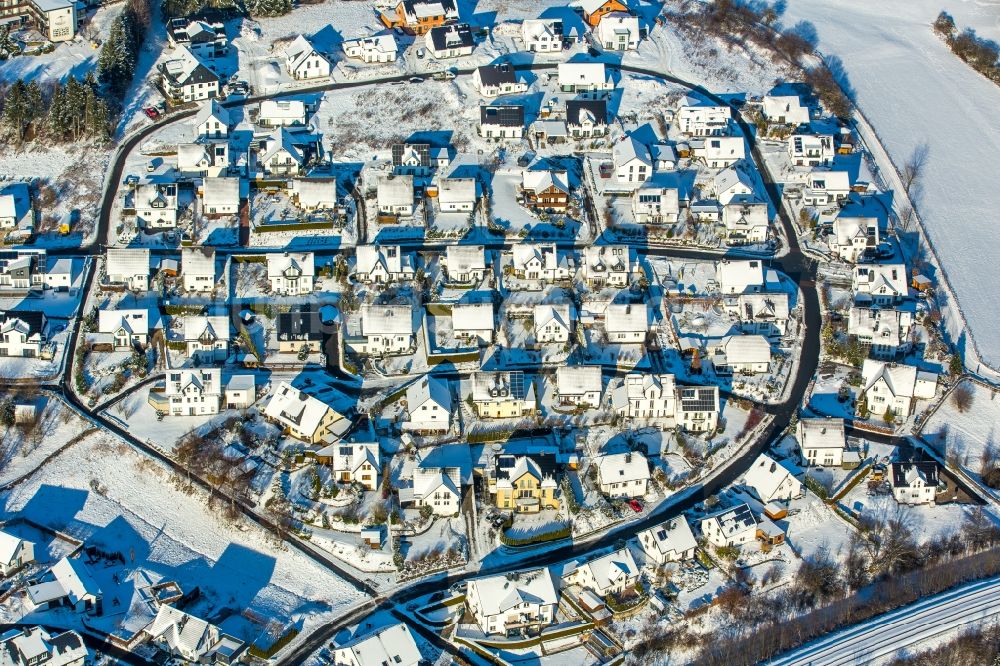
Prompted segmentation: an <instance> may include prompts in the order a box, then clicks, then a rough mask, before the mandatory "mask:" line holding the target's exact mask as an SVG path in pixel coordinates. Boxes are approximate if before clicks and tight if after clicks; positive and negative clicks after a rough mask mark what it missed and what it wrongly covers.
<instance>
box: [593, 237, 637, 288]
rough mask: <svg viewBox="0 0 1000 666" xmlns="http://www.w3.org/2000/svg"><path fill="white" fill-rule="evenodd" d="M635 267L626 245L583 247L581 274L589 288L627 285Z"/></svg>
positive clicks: (630, 280)
mask: <svg viewBox="0 0 1000 666" xmlns="http://www.w3.org/2000/svg"><path fill="white" fill-rule="evenodd" d="M636 269H637V266H636V263H635V262H634V260H633V258H632V252H631V250H630V248H629V247H628V246H627V245H591V246H589V247H585V248H584V249H583V274H584V279H585V280H586V282H587V285H588V286H589V287H590V288H591V289H602V288H603V287H605V286H611V287H627V286H628V285H629V284H630V283H631V282H632V276H633V275H634V274H635V272H636Z"/></svg>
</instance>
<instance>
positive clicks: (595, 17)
mask: <svg viewBox="0 0 1000 666" xmlns="http://www.w3.org/2000/svg"><path fill="white" fill-rule="evenodd" d="M580 8H581V9H583V20H584V21H586V22H587V24H588V25H589V26H590V27H592V28H596V27H597V26H598V25H600V23H601V22H602V21H603V19H604V18H605V17H606V16H608V15H609V14H615V13H619V14H620V13H625V14H627V13H628V11H629V8H628V5H627V4H626V3H625V2H623V1H622V0H581V2H580Z"/></svg>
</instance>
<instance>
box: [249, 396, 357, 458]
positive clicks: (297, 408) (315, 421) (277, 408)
mask: <svg viewBox="0 0 1000 666" xmlns="http://www.w3.org/2000/svg"><path fill="white" fill-rule="evenodd" d="M263 413H264V418H266V419H267V420H268V421H271V422H272V423H276V424H277V425H279V426H280V427H281V428H282V430H283V431H284V432H286V433H288V434H289V435H291V436H292V437H295V438H296V439H299V440H302V441H303V442H306V443H308V444H319V443H321V442H331V441H334V440H336V439H337V438H338V437H340V436H341V435H343V434H345V433H346V432H347V431H348V430H350V428H351V421H350V420H349V419H347V418H346V417H345V416H343V415H342V414H339V413H337V412H336V411H334V409H333V407H331V406H330V405H328V404H326V403H325V402H322V401H320V400H317V399H316V398H314V397H312V396H311V395H307V394H306V393H304V392H303V391H301V390H299V389H297V388H295V387H293V386H292V385H291V384H289V383H288V382H281V383H280V384H279V385H278V388H277V389H275V391H274V393H273V394H272V395H271V399H270V400H268V402H267V405H265V406H264V411H263Z"/></svg>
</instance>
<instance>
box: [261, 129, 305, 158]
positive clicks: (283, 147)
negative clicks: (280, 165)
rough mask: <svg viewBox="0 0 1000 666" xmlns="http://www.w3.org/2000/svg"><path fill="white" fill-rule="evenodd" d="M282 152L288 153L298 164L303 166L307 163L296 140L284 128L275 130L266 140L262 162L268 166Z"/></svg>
mask: <svg viewBox="0 0 1000 666" xmlns="http://www.w3.org/2000/svg"><path fill="white" fill-rule="evenodd" d="M281 151H284V152H286V153H288V155H289V157H291V158H292V159H293V160H294V161H295V162H296V163H298V164H302V163H303V162H304V161H305V157H304V156H303V155H302V151H300V150H299V148H298V146H296V145H295V139H293V138H292V135H291V134H290V133H289V131H288V130H287V129H285V128H284V127H279V128H278V129H276V130H274V132H272V133H271V136H269V137H268V138H267V139H266V143H265V149H264V154H263V155H262V156H261V158H260V161H261V162H264V163H265V164H266V163H267V162H270V161H271V158H272V157H274V156H275V155H277V154H278V153H279V152H281Z"/></svg>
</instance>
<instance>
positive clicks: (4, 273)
mask: <svg viewBox="0 0 1000 666" xmlns="http://www.w3.org/2000/svg"><path fill="white" fill-rule="evenodd" d="M47 275H48V255H47V253H46V252H45V250H35V249H28V248H16V249H10V250H0V291H14V292H22V293H23V292H30V291H41V290H42V289H44V288H45V283H46V282H47V281H48V280H47Z"/></svg>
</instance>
